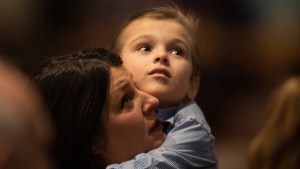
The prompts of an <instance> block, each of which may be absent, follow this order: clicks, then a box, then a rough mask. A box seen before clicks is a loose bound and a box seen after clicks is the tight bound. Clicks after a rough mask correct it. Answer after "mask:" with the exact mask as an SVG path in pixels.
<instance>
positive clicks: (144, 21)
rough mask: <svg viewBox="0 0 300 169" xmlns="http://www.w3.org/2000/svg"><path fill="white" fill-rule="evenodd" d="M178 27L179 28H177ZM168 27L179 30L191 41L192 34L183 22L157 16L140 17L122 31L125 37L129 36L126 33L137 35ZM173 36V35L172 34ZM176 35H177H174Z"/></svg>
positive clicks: (183, 36) (179, 32)
mask: <svg viewBox="0 0 300 169" xmlns="http://www.w3.org/2000/svg"><path fill="white" fill-rule="evenodd" d="M176 28H177V29H176ZM168 29H173V30H174V29H175V30H177V32H178V34H182V33H183V35H182V38H183V39H187V40H188V41H190V40H191V39H192V38H191V35H190V33H189V32H188V30H187V29H186V28H185V26H184V25H183V24H181V23H180V22H178V21H177V20H175V19H157V18H148V17H147V18H139V19H137V20H134V21H132V22H131V23H130V24H128V25H127V26H126V27H125V28H124V29H123V33H122V37H123V38H128V37H126V35H128V34H129V35H130V36H136V35H137V34H138V33H145V32H149V31H150V32H155V31H156V32H157V31H163V30H168ZM172 36H173V35H172ZM174 36H175V35H174Z"/></svg>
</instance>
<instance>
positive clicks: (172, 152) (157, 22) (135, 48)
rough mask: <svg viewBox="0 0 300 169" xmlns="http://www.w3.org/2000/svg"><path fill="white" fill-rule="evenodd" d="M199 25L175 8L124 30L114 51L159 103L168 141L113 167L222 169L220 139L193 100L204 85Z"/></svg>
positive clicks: (149, 14)
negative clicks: (217, 150) (219, 168)
mask: <svg viewBox="0 0 300 169" xmlns="http://www.w3.org/2000/svg"><path fill="white" fill-rule="evenodd" d="M198 22H199V21H198V18H196V17H194V16H193V15H192V14H190V13H186V12H184V11H183V10H181V9H179V8H178V7H177V6H176V5H171V6H162V7H157V8H152V9H148V10H145V11H142V12H140V13H137V14H136V15H134V16H133V17H132V18H131V19H130V20H129V21H128V22H127V23H126V24H125V26H124V27H123V29H121V31H120V33H119V35H118V36H117V38H116V40H115V42H114V44H113V47H112V50H113V51H114V52H115V53H117V54H120V55H121V57H122V59H123V61H124V66H125V67H126V68H127V69H128V70H129V71H130V72H131V73H132V75H133V79H134V82H135V85H136V86H137V88H139V89H140V90H142V91H145V92H147V93H149V94H151V95H153V96H155V97H157V98H158V99H159V101H160V109H159V116H160V120H161V121H162V122H164V123H166V124H167V125H166V127H165V128H164V129H165V130H166V131H165V132H166V134H167V139H166V141H165V142H164V143H163V144H162V146H161V147H160V148H158V149H155V150H151V151H150V152H147V153H142V154H139V155H137V156H136V157H135V158H134V159H132V160H130V161H126V162H123V163H121V164H114V165H110V166H108V167H107V168H180V169H183V168H205V169H207V168H217V158H216V154H215V150H214V136H213V135H212V134H211V130H210V127H209V125H208V124H207V122H206V120H205V117H204V115H203V113H202V111H201V109H200V108H199V106H198V105H197V104H196V102H195V101H193V100H194V99H195V97H196V95H197V91H198V88H199V83H200V76H199V58H198V57H199V51H198V50H199V49H198V43H197V31H198Z"/></svg>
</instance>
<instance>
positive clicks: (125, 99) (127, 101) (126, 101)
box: [121, 94, 133, 108]
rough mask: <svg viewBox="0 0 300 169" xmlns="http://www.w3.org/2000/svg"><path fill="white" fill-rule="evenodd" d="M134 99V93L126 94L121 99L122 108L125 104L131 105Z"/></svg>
mask: <svg viewBox="0 0 300 169" xmlns="http://www.w3.org/2000/svg"><path fill="white" fill-rule="evenodd" d="M132 100H133V95H132V94H125V95H124V96H123V98H122V100H121V108H124V107H125V106H127V105H129V104H130V103H131V101H132Z"/></svg>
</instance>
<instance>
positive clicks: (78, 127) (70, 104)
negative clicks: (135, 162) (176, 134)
mask: <svg viewBox="0 0 300 169" xmlns="http://www.w3.org/2000/svg"><path fill="white" fill-rule="evenodd" d="M113 70H119V71H121V70H122V71H123V70H124V68H123V66H122V60H121V59H120V58H119V57H118V56H117V55H114V54H111V53H108V52H107V51H106V50H104V49H86V50H82V51H80V52H77V53H73V54H70V55H66V56H60V57H55V58H53V59H51V60H50V61H48V62H46V63H44V64H42V65H41V66H40V67H38V68H37V69H36V71H35V74H34V80H35V82H36V85H37V86H38V88H40V90H41V92H42V95H43V96H44V99H45V101H46V103H47V105H48V107H49V109H50V112H51V116H52V119H53V120H54V123H55V125H56V134H57V135H56V140H55V143H54V155H55V159H56V160H57V162H58V166H59V167H60V168H70V167H71V168H92V167H103V166H105V165H106V164H109V163H110V162H111V161H113V160H112V159H111V158H112V156H109V157H107V156H106V154H107V151H108V148H109V147H112V148H114V149H116V148H115V147H116V146H118V143H119V142H122V141H123V142H126V141H128V140H129V139H130V138H120V140H118V141H116V139H118V138H113V139H112V138H111V136H110V135H111V132H112V133H114V132H115V131H114V130H113V129H112V130H111V129H110V128H111V127H110V126H111V124H115V125H116V126H118V125H119V123H118V122H116V123H113V122H112V121H111V114H112V110H114V109H113V108H115V107H117V106H119V105H117V103H118V102H115V99H116V98H114V97H112V96H111V91H112V90H113V91H115V92H116V93H119V92H122V90H123V88H118V89H115V87H114V86H112V84H114V79H115V78H116V79H118V78H117V77H115V73H114V71H113ZM125 71H126V70H124V72H125ZM131 87H132V88H134V86H131ZM135 89H136V88H135ZM136 90H137V89H136ZM142 95H145V96H146V97H145V98H143V99H141V96H136V98H134V99H132V100H134V101H135V100H137V99H141V100H143V101H144V102H143V104H141V105H138V106H140V109H138V108H135V109H134V110H132V109H130V110H128V111H127V114H128V115H131V114H137V115H139V114H143V111H142V109H141V108H142V107H143V106H145V105H148V106H149V107H150V108H148V110H147V111H148V112H149V113H150V114H155V109H156V107H157V104H158V102H157V100H156V99H155V98H154V97H152V96H149V95H146V94H144V93H143V94H142ZM147 100H151V101H147ZM119 113H121V112H119ZM140 120H143V119H140ZM145 121H147V120H145ZM138 122H140V121H138ZM145 123H146V122H145ZM125 129H126V128H124V131H125V132H128V133H129V132H131V131H126V130H125ZM139 134H144V133H139ZM156 139H157V140H161V142H162V141H163V139H164V136H163V135H161V136H159V137H157V138H156ZM156 139H155V141H157V140H156ZM149 142H151V141H149ZM161 142H160V143H161ZM129 143H131V142H130V140H129V141H128V144H129ZM149 144H150V143H149ZM152 146H153V147H151V148H156V147H157V146H159V145H157V144H155V145H152ZM141 147H142V148H140V149H139V150H136V151H140V152H144V151H148V148H149V147H147V146H143V145H141ZM118 148H120V147H118ZM121 148H122V147H121ZM118 151H120V152H126V151H127V152H128V153H127V154H124V155H123V156H122V158H120V159H118V160H127V159H123V158H132V154H129V152H131V151H130V150H125V149H118ZM114 152H115V151H114ZM140 152H137V153H140ZM115 155H117V154H115ZM126 155H127V156H126ZM134 155H135V154H134ZM129 156H130V157H129ZM113 162H114V161H113ZM116 162H121V161H116Z"/></svg>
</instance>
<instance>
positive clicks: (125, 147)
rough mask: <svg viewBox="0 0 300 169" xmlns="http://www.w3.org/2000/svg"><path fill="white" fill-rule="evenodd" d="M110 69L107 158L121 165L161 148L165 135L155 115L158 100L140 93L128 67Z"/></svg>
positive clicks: (110, 161)
mask: <svg viewBox="0 0 300 169" xmlns="http://www.w3.org/2000/svg"><path fill="white" fill-rule="evenodd" d="M111 70H112V71H111V84H110V91H109V108H108V122H107V125H108V126H107V131H106V133H107V142H108V147H107V149H106V152H105V156H106V159H107V160H108V162H109V163H120V162H122V161H126V160H130V159H131V158H133V157H134V156H135V155H137V154H139V153H142V152H147V151H149V150H151V149H154V148H157V147H159V146H160V145H161V144H162V143H163V141H164V140H165V134H164V133H163V132H162V124H161V123H160V122H159V121H158V116H157V113H156V109H157V106H158V104H159V102H158V99H156V98H155V97H153V96H151V95H149V94H147V93H145V92H143V91H141V90H138V89H137V88H136V87H135V85H134V83H133V79H132V75H131V74H130V73H129V72H128V71H127V70H126V69H125V68H112V69H111Z"/></svg>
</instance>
